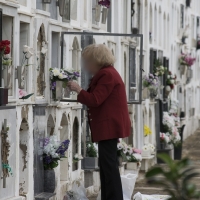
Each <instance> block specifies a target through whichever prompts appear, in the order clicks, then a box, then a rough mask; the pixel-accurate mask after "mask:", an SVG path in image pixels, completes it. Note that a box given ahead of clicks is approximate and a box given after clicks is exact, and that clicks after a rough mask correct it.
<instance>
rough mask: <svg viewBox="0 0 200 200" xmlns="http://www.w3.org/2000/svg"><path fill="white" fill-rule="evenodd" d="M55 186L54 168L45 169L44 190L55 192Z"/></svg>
mask: <svg viewBox="0 0 200 200" xmlns="http://www.w3.org/2000/svg"><path fill="white" fill-rule="evenodd" d="M55 188H56V178H55V172H54V170H53V169H51V170H44V192H48V193H54V191H55Z"/></svg>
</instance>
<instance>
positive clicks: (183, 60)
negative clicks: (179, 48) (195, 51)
mask: <svg viewBox="0 0 200 200" xmlns="http://www.w3.org/2000/svg"><path fill="white" fill-rule="evenodd" d="M195 61H196V58H193V57H192V56H191V55H189V54H181V56H180V58H179V63H180V65H186V66H188V67H191V66H192V65H193V64H194V62H195Z"/></svg>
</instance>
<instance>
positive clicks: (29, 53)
mask: <svg viewBox="0 0 200 200" xmlns="http://www.w3.org/2000/svg"><path fill="white" fill-rule="evenodd" d="M32 56H33V52H31V51H28V52H27V53H26V56H25V57H26V59H29V58H31V57H32Z"/></svg>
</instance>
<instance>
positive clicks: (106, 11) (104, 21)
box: [101, 8, 108, 24]
mask: <svg viewBox="0 0 200 200" xmlns="http://www.w3.org/2000/svg"><path fill="white" fill-rule="evenodd" d="M107 16H108V8H103V11H102V21H101V22H102V24H105V23H106V20H107Z"/></svg>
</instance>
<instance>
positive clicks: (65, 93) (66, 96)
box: [64, 87, 71, 98]
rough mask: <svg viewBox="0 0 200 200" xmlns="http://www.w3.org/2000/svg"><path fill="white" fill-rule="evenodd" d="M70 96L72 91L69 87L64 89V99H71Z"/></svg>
mask: <svg viewBox="0 0 200 200" xmlns="http://www.w3.org/2000/svg"><path fill="white" fill-rule="evenodd" d="M70 95H71V91H70V89H69V87H65V88H64V97H65V98H70Z"/></svg>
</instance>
